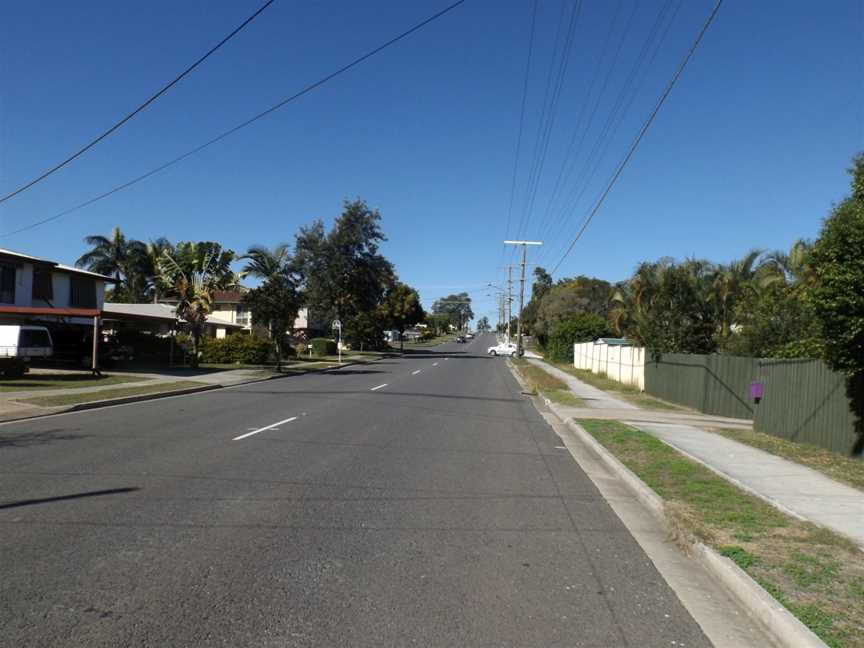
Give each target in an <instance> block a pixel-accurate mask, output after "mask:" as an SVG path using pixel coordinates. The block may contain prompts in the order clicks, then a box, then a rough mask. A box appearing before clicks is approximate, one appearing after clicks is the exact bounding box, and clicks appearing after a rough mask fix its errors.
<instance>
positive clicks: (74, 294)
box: [69, 275, 96, 308]
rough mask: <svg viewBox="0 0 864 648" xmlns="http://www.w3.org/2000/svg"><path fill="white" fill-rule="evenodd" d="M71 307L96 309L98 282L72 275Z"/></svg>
mask: <svg viewBox="0 0 864 648" xmlns="http://www.w3.org/2000/svg"><path fill="white" fill-rule="evenodd" d="M70 283H71V292H70V295H69V305H70V306H72V307H73V308H96V282H95V281H94V280H93V279H88V278H87V277H76V276H75V275H72V281H71V282H70Z"/></svg>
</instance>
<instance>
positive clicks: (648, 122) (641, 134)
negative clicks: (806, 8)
mask: <svg viewBox="0 0 864 648" xmlns="http://www.w3.org/2000/svg"><path fill="white" fill-rule="evenodd" d="M722 5H723V0H717V4H715V5H714V9H713V10H712V11H711V14H710V15H709V16H708V18H707V19H706V21H705V24H704V25H703V26H702V29H701V30H700V31H699V34H698V35H697V36H696V40H694V41H693V44H692V45H691V46H690V49H689V50H688V51H687V54H686V55H685V56H684V59H683V60H682V61H681V63H680V64H679V66H678V69H677V70H675V74H674V75H672V79H671V80H670V81H669V84H668V85H667V86H666V89H665V90H664V91H663V93H662V94H661V95H660V98H659V99H658V100H657V104H656V105H655V106H654V110H652V111H651V114H650V115H649V116H648V119H647V120H645V123H644V124H643V125H642V128H641V129H640V130H639V133H638V134H637V135H636V138H635V139H634V140H633V142H632V144H631V145H630V148H629V149H628V151H627V154H626V155H625V156H624V159H623V160H621V163H620V164H619V165H618V168H617V169H616V170H615V173H614V174H613V175H612V177H611V179H610V180H609V184H608V185H607V186H606V189H605V190H604V191H603V193H602V194H601V195H600V198H599V199H598V200H597V203H596V204H595V205H594V208H593V209H592V210H591V212H590V213H589V214H588V216H587V218H586V219H585V221H584V222H583V223H582V227H580V228H579V231H578V232H577V233H576V237H575V238H574V239H573V242H572V243H570V246H569V247H568V248H567V251H566V252H564V255H563V256H562V257H561V259H560V260H559V261H558V263H556V264H555V267H554V268H552V272H550V273H549V274H550V275H554V274H555V272H556V271H557V270H558V268H560V267H561V264H562V263H563V262H564V259H566V258H567V256H569V254H570V252H572V251H573V247H574V246H575V245H576V243H577V242H578V241H579V239H580V238H581V237H582V234H583V233H584V232H585V230H586V229H587V228H588V226H589V225H590V224H591V221H592V220H593V218H594V216H595V215H596V214H597V212H598V210H599V209H600V207H601V206H602V205H603V201H604V200H606V196H608V195H609V192H610V191H612V187H614V186H615V183H616V182H617V181H618V178H619V177H620V176H621V173H622V172H623V171H624V167H626V166H627V163H628V162H629V161H630V158H632V157H633V154H634V153H635V152H636V149H637V148H638V146H639V143H640V142H641V141H642V138H643V137H644V136H645V133H646V132H647V131H648V129H649V128H650V127H651V124H652V123H654V118H655V117H657V113H658V112H660V108H662V107H663V104H664V103H665V102H666V99H667V97H668V96H669V94H670V93H671V92H672V88H674V87H675V84H676V83H677V82H678V78H679V77H680V76H681V73H682V72H684V68H685V67H687V63H689V62H690V59H691V58H692V57H693V54H694V52H695V51H696V49H697V48H698V47H699V43H701V42H702V38H703V37H704V36H705V33H706V32H707V31H708V28H709V27H711V24H712V23H713V22H714V18H715V17H716V16H717V13H718V12H719V11H720V7H721V6H722Z"/></svg>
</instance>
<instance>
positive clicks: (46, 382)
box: [0, 372, 147, 394]
mask: <svg viewBox="0 0 864 648" xmlns="http://www.w3.org/2000/svg"><path fill="white" fill-rule="evenodd" d="M142 380H147V378H143V377H141V376H123V375H116V374H110V375H109V374H104V375H102V376H93V375H92V374H90V373H83V372H82V373H68V374H66V373H63V374H47V373H46V374H41V373H40V374H26V376H25V377H23V378H14V379H5V380H0V394H4V393H10V392H20V391H41V390H46V389H80V388H82V387H102V386H103V385H119V384H121V383H131V382H140V381H142Z"/></svg>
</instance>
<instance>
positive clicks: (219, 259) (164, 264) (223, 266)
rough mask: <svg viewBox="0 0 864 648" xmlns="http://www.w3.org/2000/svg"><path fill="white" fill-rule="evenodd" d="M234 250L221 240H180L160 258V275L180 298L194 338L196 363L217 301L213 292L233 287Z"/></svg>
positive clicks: (178, 308) (178, 312) (179, 312)
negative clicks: (222, 244) (203, 334)
mask: <svg viewBox="0 0 864 648" xmlns="http://www.w3.org/2000/svg"><path fill="white" fill-rule="evenodd" d="M233 260H234V253H233V252H232V251H231V250H223V249H222V246H221V245H219V244H218V243H209V242H201V243H178V244H177V246H176V247H175V248H174V249H173V250H171V251H169V250H167V249H165V250H163V251H162V255H161V256H160V257H159V259H158V270H159V272H158V278H159V282H160V284H161V285H162V286H163V287H164V288H165V289H166V291H167V292H168V294H169V295H170V296H172V297H174V298H175V299H176V300H177V306H176V310H175V313H176V316H177V318H178V319H180V320H182V321H183V322H184V323H185V324H186V327H187V328H188V329H189V335H190V337H191V338H192V361H191V364H192V366H193V367H197V366H198V346H199V341H200V339H201V332H202V331H203V329H204V325H205V324H206V322H207V316H208V315H209V314H210V310H211V307H212V304H213V292H214V291H216V290H223V289H225V288H228V287H231V286H232V285H234V284H235V283H236V278H237V277H236V275H235V274H234V272H232V271H231V261H233Z"/></svg>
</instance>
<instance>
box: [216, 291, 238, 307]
mask: <svg viewBox="0 0 864 648" xmlns="http://www.w3.org/2000/svg"><path fill="white" fill-rule="evenodd" d="M243 295H245V293H243V292H240V291H239V290H214V291H213V301H214V302H215V303H221V304H239V303H240V302H242V301H243Z"/></svg>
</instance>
